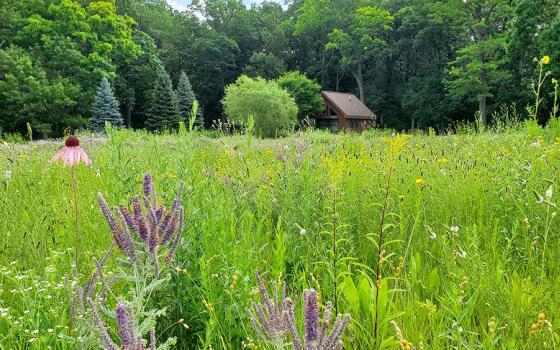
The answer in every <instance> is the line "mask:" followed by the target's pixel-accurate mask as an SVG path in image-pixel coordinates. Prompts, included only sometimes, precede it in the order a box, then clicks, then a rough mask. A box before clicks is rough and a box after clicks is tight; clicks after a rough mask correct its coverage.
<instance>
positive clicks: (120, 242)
mask: <svg viewBox="0 0 560 350" xmlns="http://www.w3.org/2000/svg"><path fill="white" fill-rule="evenodd" d="M97 199H98V201H99V206H100V207H101V212H102V213H103V216H105V220H107V223H108V224H109V228H110V229H111V232H112V233H113V239H114V240H115V243H116V244H117V246H118V247H119V249H120V250H121V251H122V252H123V253H124V254H125V255H126V256H128V257H129V258H130V260H131V261H133V262H135V261H136V253H135V252H134V244H133V243H132V238H131V237H130V234H129V233H128V231H126V232H125V231H123V228H122V227H121V226H120V225H119V223H118V222H117V219H116V218H115V216H114V215H113V212H112V211H111V209H109V205H108V204H107V202H105V199H104V198H103V196H102V195H101V193H98V194H97Z"/></svg>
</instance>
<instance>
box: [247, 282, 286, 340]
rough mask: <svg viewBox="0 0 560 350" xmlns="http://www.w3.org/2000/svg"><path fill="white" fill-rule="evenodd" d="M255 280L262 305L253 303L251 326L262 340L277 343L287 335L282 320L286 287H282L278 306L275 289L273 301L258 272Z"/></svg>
mask: <svg viewBox="0 0 560 350" xmlns="http://www.w3.org/2000/svg"><path fill="white" fill-rule="evenodd" d="M256 278H257V284H258V287H259V292H260V294H261V298H262V299H263V302H264V305H263V304H261V303H259V304H257V303H253V310H252V312H251V324H252V326H253V329H254V330H255V332H256V333H257V334H258V335H259V336H260V337H261V338H263V340H270V341H273V342H274V341H278V340H279V339H281V338H282V337H283V336H284V335H285V334H286V333H287V326H286V322H285V319H284V314H285V312H286V311H287V304H286V299H285V294H286V287H285V285H284V286H283V288H282V296H281V298H282V301H281V303H282V304H281V305H279V300H278V291H277V290H276V289H275V290H274V300H271V299H270V296H269V295H268V292H267V290H266V286H265V285H264V282H263V281H262V279H261V276H260V274H259V273H258V272H257V273H256ZM265 310H266V312H265Z"/></svg>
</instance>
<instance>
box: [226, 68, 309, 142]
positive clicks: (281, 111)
mask: <svg viewBox="0 0 560 350" xmlns="http://www.w3.org/2000/svg"><path fill="white" fill-rule="evenodd" d="M222 102H223V104H224V108H225V111H226V114H227V116H228V117H229V118H230V119H231V120H232V121H233V122H235V123H241V124H244V123H246V122H247V119H248V118H249V116H250V115H252V116H253V117H254V119H255V132H256V133H257V135H259V136H262V137H274V136H281V135H285V134H286V133H287V132H289V131H290V130H292V129H293V127H294V125H295V123H296V117H297V113H298V108H297V105H296V102H295V100H294V98H293V97H292V96H290V94H289V93H288V92H287V91H285V90H283V89H282V88H280V86H278V84H277V83H276V82H274V81H268V80H265V79H262V78H255V79H252V78H249V77H247V76H245V75H242V76H241V77H239V78H238V79H237V81H236V82H235V83H233V84H231V85H229V86H227V87H226V94H225V97H224V99H223V101H222Z"/></svg>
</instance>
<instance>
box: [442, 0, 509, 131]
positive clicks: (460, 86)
mask: <svg viewBox="0 0 560 350" xmlns="http://www.w3.org/2000/svg"><path fill="white" fill-rule="evenodd" d="M467 10H468V11H470V18H469V19H468V22H467V23H468V26H469V28H471V35H472V37H473V38H474V40H473V42H472V43H469V44H467V45H466V46H465V47H463V48H461V49H459V50H458V52H457V55H456V58H455V60H454V61H452V62H450V63H449V64H450V69H449V75H450V76H451V79H450V80H449V82H448V85H449V89H450V93H451V94H452V95H454V96H457V97H464V96H467V97H468V98H470V99H473V100H475V101H477V102H478V103H479V111H478V112H479V114H480V118H481V120H482V122H483V123H484V124H486V123H487V100H488V99H489V98H492V97H494V94H493V91H494V90H496V89H497V87H498V86H499V85H500V84H505V83H506V82H507V80H508V79H509V78H510V75H511V73H510V72H508V71H507V70H506V69H505V67H504V65H505V63H506V62H507V56H506V48H507V45H506V39H505V36H504V32H505V28H506V23H507V19H508V16H509V14H510V12H511V7H510V5H509V2H508V1H504V0H475V1H469V2H468V3H467Z"/></svg>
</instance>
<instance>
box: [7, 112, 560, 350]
mask: <svg viewBox="0 0 560 350" xmlns="http://www.w3.org/2000/svg"><path fill="white" fill-rule="evenodd" d="M78 136H79V138H80V140H81V145H80V146H81V147H82V149H83V150H84V151H85V152H86V153H87V154H88V155H89V158H90V159H91V162H92V164H91V166H86V165H84V164H77V165H75V166H73V167H72V168H69V167H64V166H63V165H62V164H61V163H58V162H52V161H51V158H52V157H53V155H54V154H55V153H56V152H57V151H58V150H59V148H60V147H62V142H55V141H43V142H38V143H27V144H15V143H11V144H8V143H6V144H3V145H2V146H1V153H0V169H1V170H2V183H1V184H2V186H1V187H0V191H1V193H0V213H2V220H0V234H1V240H0V241H1V243H0V249H1V254H0V266H1V267H0V268H1V272H2V273H1V275H0V348H2V349H74V348H78V349H88V348H92V349H97V348H99V345H98V344H99V341H98V339H99V337H103V332H102V331H99V332H97V331H91V330H89V331H87V332H84V331H83V327H81V326H79V325H78V324H77V323H79V322H76V320H75V317H73V314H72V312H75V308H76V307H75V306H76V302H75V300H73V299H75V297H76V295H78V296H79V295H80V293H79V291H80V288H79V286H80V285H81V284H82V283H84V282H85V281H87V280H88V276H90V275H92V274H95V273H96V271H97V273H99V275H100V276H101V275H104V278H99V280H98V281H96V282H95V284H96V285H101V287H99V288H98V290H99V291H100V290H104V289H107V290H110V293H109V294H108V295H103V296H102V297H99V296H98V297H96V298H97V299H95V298H92V299H93V300H94V301H95V300H98V301H99V302H98V303H97V304H98V306H97V307H98V308H99V311H98V313H99V315H101V316H99V315H97V313H96V312H93V317H94V320H97V318H95V317H96V316H95V315H97V317H98V318H100V319H101V318H102V319H104V320H105V322H107V325H106V328H103V327H101V328H103V329H104V330H105V331H106V334H108V336H109V337H110V338H112V339H114V340H115V339H119V337H120V339H121V340H122V339H123V338H122V336H123V333H122V332H120V333H119V331H118V330H117V329H118V327H115V324H117V326H120V325H119V316H118V315H119V313H118V310H119V306H120V305H127V306H128V307H129V308H132V309H133V310H135V312H137V313H138V308H137V307H136V306H135V305H137V304H135V303H134V300H135V298H137V297H138V294H137V293H136V292H137V291H138V289H136V292H134V291H133V290H134V288H131V287H130V285H131V283H132V285H136V286H138V279H142V271H152V270H149V268H148V267H145V266H144V265H139V264H140V263H139V261H140V260H141V259H142V255H138V253H136V255H135V256H134V263H133V264H131V263H130V261H128V260H127V254H128V253H127V252H129V251H127V250H126V249H123V248H122V247H123V245H122V244H121V243H120V242H119V241H118V240H117V241H116V243H117V246H118V247H117V248H115V249H110V250H109V251H108V252H107V254H105V252H106V251H107V249H108V248H109V247H112V245H111V242H113V237H116V236H115V235H114V234H112V229H113V228H114V227H112V226H111V221H110V220H109V219H108V220H105V218H104V214H106V212H104V211H102V210H100V208H99V205H98V200H99V201H100V202H102V203H109V204H108V205H109V206H111V207H113V206H117V205H123V206H124V207H130V206H131V205H132V206H134V201H135V199H134V198H135V197H134V195H135V194H137V193H140V192H142V188H143V186H144V187H145V183H146V178H145V176H144V174H146V173H150V174H151V177H150V178H149V180H150V181H151V182H150V183H151V185H150V186H153V187H155V188H156V189H157V193H158V197H157V198H156V197H155V195H154V202H155V203H171V202H172V201H173V200H174V198H175V201H177V198H180V199H179V201H180V202H181V203H180V204H181V210H182V212H183V213H184V222H183V224H182V225H177V226H178V234H177V237H179V236H180V237H182V239H180V240H179V239H178V240H177V241H178V243H177V247H176V252H175V255H174V257H173V259H171V261H170V262H169V264H167V265H166V264H163V265H159V266H156V268H157V269H158V272H157V273H154V274H153V276H162V277H161V279H162V281H164V283H163V286H159V287H158V288H155V287H154V288H148V289H150V293H149V296H150V297H149V298H145V304H143V307H144V308H143V309H142V310H147V309H150V310H152V311H153V310H156V311H153V314H150V312H152V311H150V312H148V311H146V312H145V314H142V313H140V314H139V315H137V316H139V318H140V319H141V320H142V319H150V322H151V323H150V325H151V326H150V327H143V326H142V327H141V325H137V326H138V328H137V329H138V330H135V331H134V334H135V335H137V336H139V337H144V335H146V337H148V338H149V336H148V335H147V334H148V330H149V329H150V328H151V329H153V330H155V333H156V334H157V340H156V341H155V343H158V344H159V343H162V344H163V343H164V341H165V339H173V340H172V341H168V342H167V343H166V344H167V345H162V346H160V347H158V348H177V349H244V348H249V349H251V348H252V349H267V348H271V349H278V348H292V346H293V347H294V348H297V345H292V343H291V341H290V340H289V339H291V338H290V336H289V335H288V334H281V335H282V336H279V337H278V338H277V339H271V337H270V336H267V334H268V335H270V334H269V333H267V329H265V332H262V329H261V331H259V324H261V323H263V319H262V318H260V316H259V309H260V310H261V311H262V305H261V306H260V307H259V303H260V302H261V297H264V298H265V299H263V300H264V302H265V303H266V300H267V299H266V297H265V296H264V294H262V292H263V290H262V288H260V289H259V282H258V281H257V277H256V273H257V272H258V273H259V276H260V277H259V280H260V285H261V286H263V285H264V286H265V288H266V289H268V293H266V292H265V294H270V298H271V299H272V293H273V290H280V287H281V285H282V283H285V288H286V291H285V293H286V294H287V295H289V296H291V298H290V299H287V300H289V301H290V302H289V303H288V304H287V305H288V309H290V305H292V309H291V310H292V312H293V315H294V316H295V317H294V326H295V328H299V329H302V328H303V327H304V326H305V327H307V325H308V317H307V311H308V310H307V309H308V305H307V302H308V299H309V300H313V299H312V297H315V298H316V299H317V303H318V305H321V306H320V309H321V310H323V309H325V308H328V309H329V310H328V311H329V312H330V313H331V314H332V315H333V317H332V318H334V315H337V314H340V315H341V318H339V320H338V323H339V326H342V323H343V321H342V316H343V315H346V314H349V315H350V317H349V319H348V320H345V321H347V322H348V324H347V325H346V324H344V325H343V326H344V327H343V329H342V331H343V334H342V335H341V336H340V339H337V341H338V342H337V343H336V344H335V345H333V347H332V348H333V349H335V348H337V347H336V346H343V348H344V349H556V348H557V346H559V344H560V336H559V327H558V319H559V317H560V313H559V310H560V298H559V296H558V295H559V293H558V285H559V282H560V273H559V271H560V270H559V265H558V261H559V258H560V239H559V235H560V225H558V216H557V211H558V181H559V178H558V174H559V169H560V157H559V156H560V138H558V135H557V133H555V129H553V128H547V129H543V128H541V127H539V126H537V125H535V123H531V122H526V123H525V124H524V125H521V126H517V127H515V128H511V129H508V130H507V131H504V132H501V133H494V132H492V131H484V132H477V131H476V130H475V129H470V130H469V129H467V128H466V129H465V130H462V131H461V132H458V133H457V134H453V135H448V136H434V135H431V134H429V133H428V134H423V133H417V134H411V135H405V134H396V135H395V134H390V133H388V132H381V131H370V132H366V133H364V134H361V135H358V134H352V133H348V134H345V133H343V134H338V135H332V134H329V133H322V132H302V133H298V134H294V135H292V136H290V137H287V138H282V139H275V140H266V139H265V140H262V139H255V138H250V137H248V136H241V135H239V136H221V137H217V138H211V137H208V136H207V135H205V134H202V133H188V132H184V131H183V132H179V133H178V134H166V135H153V134H149V133H146V132H133V131H129V130H124V129H123V130H116V129H109V132H108V138H102V137H97V136H94V135H89V134H82V135H78ZM70 169H72V171H74V172H75V173H74V178H73V177H72V173H71V170H70ZM73 179H75V181H76V182H75V184H76V192H73V186H72V184H73ZM143 182H144V185H143ZM181 182H183V183H184V190H183V194H182V197H180V196H178V188H179V187H180V183H181ZM148 190H149V191H148V192H150V189H148ZM73 193H76V201H74V199H73ZM98 193H99V194H100V195H101V197H100V198H101V199H99V198H98ZM145 193H146V192H145ZM150 193H151V192H150ZM136 198H137V197H136ZM144 198H146V197H145V196H144ZM175 201H174V202H173V203H175ZM177 205H178V204H177ZM174 207H175V204H173V206H171V211H170V212H172V210H173V208H174ZM178 207H179V206H177V208H178ZM76 209H77V211H76ZM124 213H126V210H125V211H124ZM123 221H125V220H124V219H123ZM108 222H109V225H108V224H107V223H108ZM76 224H77V225H76ZM179 226H180V227H179ZM76 229H77V231H76ZM131 235H132V233H131ZM77 241H79V242H77ZM76 243H79V245H77V244H76ZM137 247H138V246H137ZM162 247H163V245H162ZM118 248H121V249H118ZM152 248H153V247H151V246H150V249H152ZM171 249H172V248H170V250H171ZM150 251H151V250H150ZM155 254H156V256H157V253H155ZM104 255H105V256H104ZM148 255H149V254H147V255H146V256H148ZM137 256H138V257H137ZM129 257H130V256H129ZM76 258H77V260H75V259H76ZM131 259H132V258H131ZM136 259H137V260H136ZM99 261H102V263H99ZM137 261H138V262H137ZM146 261H148V259H147V258H146ZM156 261H157V259H156ZM160 261H162V260H160ZM76 263H77V265H78V267H77V268H76ZM101 265H103V266H101ZM131 265H132V266H136V267H135V269H136V270H135V271H137V272H138V269H139V268H138V267H137V266H144V267H142V269H144V270H139V271H140V273H139V274H136V275H132V276H133V277H130V276H129V277H128V279H126V278H125V279H124V280H122V281H121V282H118V283H114V284H110V283H107V281H108V280H109V279H113V277H119V276H123V274H124V272H123V271H124V270H126V269H127V268H128V267H130V266H131ZM96 266H97V268H96ZM146 269H147V270H146ZM160 270H161V271H160ZM145 273H146V276H148V275H149V273H148V272H145ZM134 276H135V277H134ZM150 276H151V275H150ZM158 278H159V277H158ZM135 279H136V281H134V280H135ZM146 279H148V278H146ZM154 279H157V278H154ZM264 286H263V287H264ZM144 287H145V286H144ZM151 289H153V290H151ZM304 290H307V291H309V290H313V291H315V292H316V294H315V295H312V296H309V295H308V296H307V297H304V294H303V293H302V291H304ZM76 291H78V292H76ZM76 293H77V294H76ZM92 293H93V292H92ZM82 294H83V290H82ZM105 294H107V293H105ZM274 294H276V293H274ZM92 295H93V294H92ZM143 295H144V294H143ZM144 296H145V295H144ZM82 297H83V295H82ZM310 298H311V299H310ZM274 299H275V300H276V301H277V302H278V296H276V298H274ZM88 300H91V299H89V298H88ZM131 300H132V301H131ZM101 301H102V302H101ZM269 301H270V300H269ZM253 303H254V304H253ZM302 303H304V304H305V305H303V307H302ZM115 307H116V308H117V317H116V319H115V315H114V310H115ZM274 308H279V307H276V306H273V307H272V311H274ZM294 308H295V311H294ZM304 309H305V312H306V313H305V315H304V311H302V310H304ZM93 310H95V308H93ZM282 310H284V305H283V306H282ZM276 311H280V310H276ZM131 313H132V311H129V315H130V314H131ZM125 314H126V313H125ZM272 314H273V312H272V313H271V311H270V310H267V312H266V314H265V315H264V317H265V318H266V317H267V315H268V316H271V315H272ZM82 317H84V319H83V320H84V321H86V323H87V322H89V323H92V322H93V321H92V319H91V317H92V316H91V315H86V316H82ZM326 318H328V317H326ZM252 319H253V322H252ZM255 320H256V321H257V322H256V324H255V322H254V321H255ZM332 321H334V320H331V324H330V325H329V326H325V329H327V328H329V327H330V326H332V324H335V322H332ZM252 323H253V325H252ZM264 323H265V324H263V326H264V328H266V322H264ZM326 323H328V319H327V322H326ZM326 323H325V324H326ZM99 327H100V326H98V328H99ZM280 328H281V327H280ZM344 328H345V329H344ZM121 330H122V329H121ZM268 330H269V329H268ZM306 331H307V329H306ZM142 333H143V334H142ZM150 333H152V331H150ZM280 333H282V332H280ZM148 338H146V339H148ZM306 338H307V334H306ZM271 340H274V341H271ZM115 341H116V340H115ZM173 343H174V345H172V344H173ZM123 344H124V343H123ZM333 344H334V343H333ZM145 346H147V345H145ZM300 346H301V345H300ZM119 348H120V347H119ZM122 348H123V349H125V348H126V349H128V347H125V346H124V345H123V347H122ZM138 348H139V349H140V347H138ZM142 348H143V347H142ZM327 348H328V347H326V346H325V347H323V348H321V347H315V348H313V347H312V349H327ZM130 349H133V347H130ZM134 349H136V348H134Z"/></svg>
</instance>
